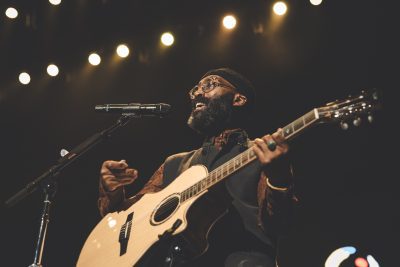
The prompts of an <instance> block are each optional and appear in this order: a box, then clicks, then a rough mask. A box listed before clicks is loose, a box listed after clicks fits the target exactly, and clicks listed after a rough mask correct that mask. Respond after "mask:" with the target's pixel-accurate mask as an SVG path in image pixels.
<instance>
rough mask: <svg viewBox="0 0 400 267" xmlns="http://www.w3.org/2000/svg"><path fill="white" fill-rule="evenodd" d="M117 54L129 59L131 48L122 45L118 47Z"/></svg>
mask: <svg viewBox="0 0 400 267" xmlns="http://www.w3.org/2000/svg"><path fill="white" fill-rule="evenodd" d="M117 54H118V56H120V57H127V56H129V48H128V47H127V46H126V45H124V44H120V45H119V46H118V47H117Z"/></svg>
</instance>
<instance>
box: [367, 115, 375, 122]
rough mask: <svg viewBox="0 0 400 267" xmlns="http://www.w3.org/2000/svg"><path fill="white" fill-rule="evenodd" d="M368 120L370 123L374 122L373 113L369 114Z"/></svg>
mask: <svg viewBox="0 0 400 267" xmlns="http://www.w3.org/2000/svg"><path fill="white" fill-rule="evenodd" d="M367 118H368V121H369V122H370V123H373V122H374V116H372V115H371V114H370V115H368V117H367Z"/></svg>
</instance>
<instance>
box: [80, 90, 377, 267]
mask: <svg viewBox="0 0 400 267" xmlns="http://www.w3.org/2000/svg"><path fill="white" fill-rule="evenodd" d="M378 107H380V104H379V103H378V93H377V91H372V92H366V91H362V92H361V93H360V94H359V95H357V96H350V97H348V98H346V99H343V100H336V101H334V102H331V103H328V104H326V105H325V106H322V107H318V108H314V109H312V110H311V111H309V112H307V113H306V114H304V115H303V116H301V117H299V118H297V119H296V120H294V121H293V122H292V123H290V124H288V125H287V126H285V127H283V128H282V130H283V135H284V137H285V139H286V140H290V139H292V138H293V137H295V136H297V135H298V134H299V133H301V132H303V131H304V130H306V129H308V128H310V127H311V126H314V125H316V124H321V123H330V122H340V124H341V126H342V128H343V129H346V128H347V127H348V125H349V122H350V121H352V122H353V124H354V125H358V124H359V121H360V119H361V117H362V116H364V117H365V116H367V117H368V120H370V121H371V116H372V113H373V111H375V110H376V109H377V108H378ZM256 159H257V157H256V155H255V153H254V152H253V149H252V148H251V147H250V148H248V149H247V150H245V151H244V152H242V153H240V154H238V155H237V156H235V157H234V158H232V159H230V160H228V161H227V162H225V163H224V164H222V165H221V166H219V167H217V168H216V169H214V170H213V171H211V172H208V170H207V168H206V167H205V166H203V165H195V166H192V167H190V168H189V169H187V170H186V171H184V172H183V173H182V174H181V175H179V176H178V177H177V178H176V179H175V180H174V181H173V182H172V183H170V184H169V185H168V186H167V187H166V188H164V189H163V190H161V191H159V192H156V193H149V194H145V195H144V196H143V197H142V198H141V199H140V200H139V201H137V202H136V203H134V204H133V205H132V206H130V207H129V208H128V209H126V210H123V211H119V212H113V213H109V214H107V215H106V216H104V217H103V219H102V220H101V221H100V222H99V223H98V224H97V225H96V226H95V228H94V229H93V230H92V232H91V233H90V235H89V237H88V238H87V240H86V242H85V243H84V246H83V248H82V250H81V252H80V255H79V259H78V262H77V266H78V267H89V266H93V267H102V266H104V267H109V266H119V267H124V266H135V265H137V263H138V262H139V261H140V260H141V258H142V257H143V255H144V254H145V253H146V252H147V251H148V250H149V249H150V248H151V247H152V246H153V245H155V244H156V243H157V242H160V240H162V239H164V238H165V237H169V236H175V235H178V234H180V233H182V232H183V231H184V230H185V229H187V228H188V224H190V221H188V218H187V213H188V210H189V209H190V208H191V206H193V205H194V203H195V202H196V201H197V200H198V199H199V198H200V197H201V196H203V195H204V194H207V192H208V191H209V189H210V188H211V187H213V186H214V185H216V184H218V183H219V182H220V181H222V180H223V179H225V178H227V177H229V176H230V175H231V174H233V173H235V172H236V171H237V170H239V169H241V168H244V167H245V166H246V165H248V164H249V163H251V162H252V161H254V160H256ZM213 223H214V222H212V223H211V225H210V226H209V227H211V226H212V224H213ZM204 233H205V235H207V234H208V231H204ZM204 240H207V238H206V237H204ZM207 247H208V245H207V244H205V245H203V246H199V251H198V253H197V254H198V255H201V254H202V253H204V252H205V250H206V249H207Z"/></svg>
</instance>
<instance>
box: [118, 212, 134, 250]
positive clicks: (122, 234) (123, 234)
mask: <svg viewBox="0 0 400 267" xmlns="http://www.w3.org/2000/svg"><path fill="white" fill-rule="evenodd" d="M132 219H133V212H131V213H129V214H128V217H127V218H126V222H125V223H124V224H123V225H122V227H121V230H120V231H119V238H118V241H119V244H120V251H119V255H120V256H122V255H124V254H125V253H126V251H127V249H128V241H129V236H130V234H131V228H132Z"/></svg>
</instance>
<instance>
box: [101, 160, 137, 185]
mask: <svg viewBox="0 0 400 267" xmlns="http://www.w3.org/2000/svg"><path fill="white" fill-rule="evenodd" d="M100 176H101V180H102V183H103V185H104V186H105V188H106V189H107V190H109V191H113V190H115V189H116V188H118V187H121V186H123V185H126V184H130V183H132V182H134V181H135V180H136V179H137V177H138V171H137V170H135V169H132V168H128V164H127V163H126V161H125V160H120V161H114V160H107V161H105V162H103V164H102V166H101V170H100Z"/></svg>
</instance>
